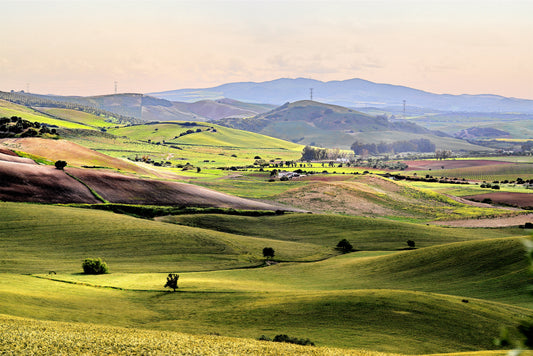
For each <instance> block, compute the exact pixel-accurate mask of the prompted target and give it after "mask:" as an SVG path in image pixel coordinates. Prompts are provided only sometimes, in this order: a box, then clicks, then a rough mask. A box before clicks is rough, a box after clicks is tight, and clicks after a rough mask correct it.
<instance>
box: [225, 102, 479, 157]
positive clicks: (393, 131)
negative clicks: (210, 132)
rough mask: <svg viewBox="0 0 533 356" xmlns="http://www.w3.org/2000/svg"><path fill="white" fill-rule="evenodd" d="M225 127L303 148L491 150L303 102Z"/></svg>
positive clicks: (227, 121) (409, 124)
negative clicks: (423, 142) (415, 144)
mask: <svg viewBox="0 0 533 356" xmlns="http://www.w3.org/2000/svg"><path fill="white" fill-rule="evenodd" d="M220 123H221V124H222V125H224V126H228V127H234V128H239V129H243V130H247V131H253V132H258V133H261V134H265V135H269V136H272V137H278V138H281V139H283V140H287V141H292V142H297V143H300V144H303V145H311V146H320V147H330V148H341V149H349V148H350V146H351V145H352V144H353V143H354V142H355V141H359V142H362V143H377V142H387V143H390V142H394V141H405V140H413V139H422V138H423V139H429V140H430V141H431V142H432V143H434V144H435V145H436V146H437V148H438V149H453V150H454V151H461V150H464V151H471V150H477V151H479V150H487V149H486V148H483V147H480V146H476V145H472V144H470V143H468V142H466V141H462V140H458V139H454V138H451V137H441V136H439V135H435V134H434V133H432V132H431V131H430V130H428V129H425V128H423V127H421V126H418V125H416V124H414V123H412V122H407V121H396V122H392V121H389V120H387V118H385V117H384V116H371V115H368V114H364V113H361V112H358V111H355V110H352V109H348V108H344V107H342V106H336V105H328V104H323V103H319V102H316V101H309V100H302V101H297V102H294V103H287V104H285V105H282V106H280V107H278V108H276V109H274V110H271V111H269V112H267V113H264V114H261V115H257V116H255V117H253V118H246V119H233V118H231V119H229V118H228V119H223V120H221V121H220Z"/></svg>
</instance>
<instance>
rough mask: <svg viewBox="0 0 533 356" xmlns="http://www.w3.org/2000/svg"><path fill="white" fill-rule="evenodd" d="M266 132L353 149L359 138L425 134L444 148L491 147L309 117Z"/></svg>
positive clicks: (398, 138) (379, 139)
mask: <svg viewBox="0 0 533 356" xmlns="http://www.w3.org/2000/svg"><path fill="white" fill-rule="evenodd" d="M260 133H262V134H264V135H269V136H274V137H279V138H282V139H284V140H288V141H293V140H294V141H297V142H298V143H300V144H302V145H306V144H311V143H315V145H316V146H321V147H338V148H341V149H346V150H348V149H350V146H351V145H352V144H353V143H354V142H355V141H359V142H363V143H375V142H382V141H384V142H394V141H403V140H414V139H421V138H425V139H428V140H430V141H431V142H433V143H434V144H435V145H436V146H437V149H441V150H454V151H459V150H465V151H476V150H477V151H479V150H482V151H489V150H490V149H487V148H486V147H481V146H477V145H473V144H470V143H468V142H466V141H463V140H458V139H454V138H450V137H439V136H434V135H429V134H415V133H409V132H398V131H382V130H380V131H364V132H356V133H346V131H345V130H323V129H321V128H318V127H314V126H312V125H311V124H309V123H308V122H305V121H274V122H272V123H270V124H269V125H267V126H266V127H265V128H264V129H262V130H261V131H260Z"/></svg>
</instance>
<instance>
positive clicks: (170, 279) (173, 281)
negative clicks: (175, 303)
mask: <svg viewBox="0 0 533 356" xmlns="http://www.w3.org/2000/svg"><path fill="white" fill-rule="evenodd" d="M179 278H180V276H179V274H176V273H169V274H168V276H167V283H166V284H165V288H167V287H168V288H172V289H173V290H174V292H175V291H176V289H178V279H179Z"/></svg>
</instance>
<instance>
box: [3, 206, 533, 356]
mask: <svg viewBox="0 0 533 356" xmlns="http://www.w3.org/2000/svg"><path fill="white" fill-rule="evenodd" d="M0 215H1V218H2V221H3V224H2V226H1V228H0V241H1V243H2V246H3V247H4V248H3V249H2V252H1V255H0V268H1V271H2V273H1V274H0V279H1V281H2V283H0V311H1V313H2V314H7V315H11V316H13V317H22V318H32V319H36V320H43V322H44V321H46V320H49V321H56V322H67V323H72V322H76V323H91V324H93V325H101V326H102V327H103V328H111V330H115V329H114V328H116V327H128V328H137V329H136V330H133V329H128V330H131V332H135V333H147V332H150V331H149V330H157V331H161V332H165V333H166V332H179V333H187V334H193V335H206V334H212V335H220V336H221V337H238V338H246V339H257V338H259V337H260V336H261V335H265V336H266V337H270V338H272V337H274V336H275V335H277V334H287V335H291V336H293V337H298V338H309V339H311V340H312V341H313V342H314V343H315V344H316V345H317V346H320V347H312V346H307V347H308V348H309V350H310V351H309V353H315V352H317V354H321V353H320V352H326V351H325V349H321V347H327V348H341V349H342V348H344V349H350V350H352V349H353V350H352V351H346V353H348V352H357V351H356V350H357V349H366V350H373V351H378V352H395V353H402V354H423V353H436V352H458V351H464V352H466V351H477V350H484V349H493V348H494V346H493V344H492V339H493V338H494V337H496V336H497V335H498V333H499V329H500V327H502V326H507V327H508V328H509V329H510V330H511V333H512V335H514V336H515V337H517V334H516V332H515V331H514V326H515V325H517V324H518V323H519V322H520V320H521V319H522V318H525V317H532V316H533V312H532V311H531V309H530V308H531V306H532V304H531V301H530V300H533V298H531V296H530V295H529V292H528V290H527V280H528V264H527V260H526V259H525V258H524V252H523V246H522V243H521V240H522V239H524V238H526V237H525V236H523V235H524V232H523V231H522V230H519V229H455V228H443V227H435V226H426V225H420V224H409V223H404V222H394V221H388V220H380V219H371V218H360V217H345V216H336V215H331V216H328V215H315V214H288V215H282V216H273V217H243V216H226V215H184V216H175V217H166V218H162V219H158V221H153V220H146V219H139V218H134V217H130V216H125V215H120V214H115V213H111V212H105V211H95V210H88V209H80V208H74V207H64V206H50V205H37V204H23V203H1V204H0ZM164 221H170V222H172V223H168V222H164ZM334 227H335V228H334ZM343 238H347V239H348V240H350V242H351V243H352V244H353V245H354V247H356V248H357V249H358V250H359V251H357V252H353V253H348V254H340V252H338V251H336V250H335V246H336V243H337V242H338V241H339V240H340V239H343ZM406 239H412V240H414V241H415V242H416V245H417V246H416V247H417V248H416V249H415V250H405V248H406V247H407V245H406V242H405V241H406ZM266 246H268V247H273V248H274V250H275V256H274V258H273V261H274V262H275V263H274V264H273V265H271V266H266V265H265V264H264V258H263V256H262V249H263V247H266ZM86 257H101V258H103V259H104V260H105V261H106V262H107V263H108V265H109V268H110V272H111V273H110V274H107V275H99V276H87V275H83V274H81V262H82V261H83V259H84V258H86ZM50 271H54V272H55V274H50ZM169 272H177V273H179V274H180V280H179V289H178V291H177V292H175V293H172V292H170V291H168V290H165V288H163V286H164V282H165V278H166V274H167V273H169ZM465 301H467V302H465ZM25 320H26V319H25ZM36 322H37V321H36ZM46 325H47V326H48V327H52V329H53V330H54V333H60V334H61V333H62V335H65V336H64V337H66V335H68V333H67V331H66V330H65V329H63V328H64V326H63V325H65V324H61V323H60V324H56V325H57V326H56V327H53V326H50V324H46ZM28 328H29V326H28ZM140 329H142V330H146V331H142V330H140ZM25 330H27V329H25ZM137 330H138V331H137ZM95 332H96V331H95ZM101 332H102V333H105V331H101ZM129 332H130V331H129ZM129 332H128V334H129ZM97 335H98V334H97ZM173 335H177V334H173ZM191 337H192V336H191ZM199 337H201V336H199ZM156 340H157V338H154V341H153V343H157V341H156ZM117 342H118V341H115V344H114V345H115V346H114V347H119V346H117V345H118V344H117ZM190 342H191V343H192V344H194V341H190ZM256 342H257V341H253V340H250V345H252V346H253V345H255V343H256ZM43 343H45V341H43ZM267 344H268V343H267ZM261 345H263V344H261ZM252 346H250V347H252ZM95 347H96V346H95ZM269 347H270V345H269ZM276 347H277V345H276ZM279 347H280V349H278V352H279V353H282V352H283V351H281V350H283V347H284V345H280V346H279ZM328 350H329V349H328ZM291 352H292V351H291ZM302 352H303V351H302ZM328 352H329V351H328ZM337 352H340V354H342V353H343V352H342V351H337ZM304 353H305V352H304Z"/></svg>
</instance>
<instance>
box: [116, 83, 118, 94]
mask: <svg viewBox="0 0 533 356" xmlns="http://www.w3.org/2000/svg"><path fill="white" fill-rule="evenodd" d="M117 88H118V82H117V81H116V80H115V94H117V92H118V89H117Z"/></svg>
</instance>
